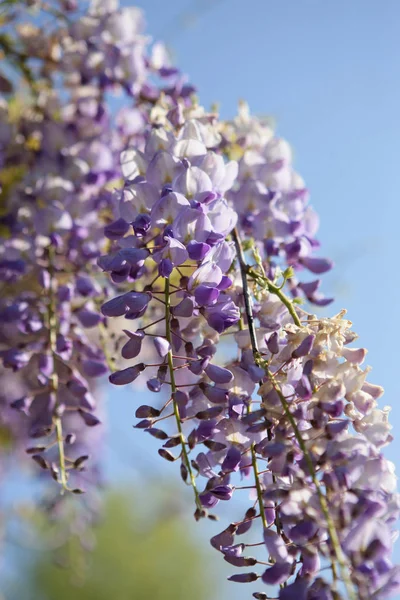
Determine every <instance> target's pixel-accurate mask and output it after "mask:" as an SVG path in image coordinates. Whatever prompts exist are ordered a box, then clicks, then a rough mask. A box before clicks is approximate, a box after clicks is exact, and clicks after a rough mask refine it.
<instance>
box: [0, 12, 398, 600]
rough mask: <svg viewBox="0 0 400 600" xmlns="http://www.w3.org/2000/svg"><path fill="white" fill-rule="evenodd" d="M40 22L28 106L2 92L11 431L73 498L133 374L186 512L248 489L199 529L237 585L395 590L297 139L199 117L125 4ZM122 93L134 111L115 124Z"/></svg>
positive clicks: (343, 324) (358, 363)
mask: <svg viewBox="0 0 400 600" xmlns="http://www.w3.org/2000/svg"><path fill="white" fill-rule="evenodd" d="M38 4H39V5H40V3H38ZM75 9H76V7H74V6H73V3H70V4H68V10H67V7H66V6H64V4H62V5H61V8H60V6H59V7H58V9H57V10H61V12H62V14H67V12H68V13H72V14H73V15H74V14H75ZM30 27H31V29H29V27H27V26H26V25H25V27H23V28H22V34H21V40H20V44H22V50H21V46H16V47H15V49H14V58H17V59H18V60H19V61H20V66H21V67H22V70H25V72H26V70H27V69H28V67H29V61H28V63H26V61H25V60H23V58H24V56H26V54H27V48H29V53H30V55H35V52H36V57H39V56H40V59H41V61H42V62H41V65H42V68H41V71H40V77H41V78H40V79H39V81H41V82H42V81H46V84H44V83H43V87H41V85H42V84H41V85H39V86H38V85H36V86H35V96H34V100H33V103H32V106H30V107H29V111H28V112H27V113H26V115H24V116H23V117H22V116H18V118H15V117H14V118H13V117H12V111H11V106H10V102H8V103H7V102H2V104H1V105H0V116H1V123H0V144H1V146H0V149H1V159H0V165H1V169H2V171H1V173H2V174H3V177H2V183H3V196H4V197H5V198H6V210H5V211H4V216H3V218H2V223H3V229H4V231H5V232H6V235H5V236H4V239H3V240H2V248H1V260H0V269H1V275H2V281H4V290H5V293H4V294H3V296H2V300H1V305H0V308H1V311H0V314H1V322H2V327H1V337H0V343H1V350H0V352H1V358H2V362H3V369H4V372H2V379H3V381H4V382H6V381H7V385H4V386H3V389H4V392H3V396H2V406H1V410H2V417H1V419H2V423H3V424H4V427H6V428H8V429H9V431H10V432H13V435H14V436H15V437H16V438H22V439H23V440H27V439H28V438H34V440H36V441H35V443H34V445H32V446H29V447H28V453H29V454H31V455H32V457H33V459H34V460H35V462H36V463H38V465H39V466H40V467H42V469H43V470H44V471H47V472H49V473H50V474H51V475H52V477H53V479H55V480H56V481H57V482H58V483H59V484H61V489H62V491H63V492H65V495H66V493H67V492H69V491H73V492H76V493H80V492H82V491H83V490H84V489H85V487H87V486H86V484H87V482H88V481H89V482H90V481H91V480H93V481H92V483H95V482H96V480H97V478H98V473H97V470H98V466H97V465H96V464H94V465H92V467H90V461H89V460H88V458H89V457H88V447H89V444H91V443H95V444H98V442H99V438H98V436H93V435H89V434H88V433H87V432H85V430H87V429H88V431H89V432H91V431H94V432H96V431H99V430H100V427H99V423H100V414H99V410H100V412H102V409H101V408H100V409H98V407H97V403H96V400H95V398H96V396H98V386H94V382H95V381H96V379H97V378H99V377H101V376H104V375H106V374H108V376H109V381H110V382H111V384H113V385H117V386H124V385H130V384H134V385H137V384H138V383H139V382H141V383H142V384H143V385H145V386H146V388H147V390H148V391H149V393H152V394H155V396H154V398H155V400H154V402H152V404H151V405H150V404H141V405H139V403H138V406H137V407H136V417H137V419H138V421H137V423H136V424H135V428H136V429H142V430H143V431H144V432H145V433H147V434H149V435H151V436H152V437H154V438H156V440H158V441H159V449H158V453H159V455H160V457H161V458H162V459H164V460H165V461H167V462H171V463H174V462H176V463H178V465H179V467H178V468H179V471H180V475H181V478H182V480H183V482H184V483H186V484H187V485H188V486H190V487H191V489H192V493H193V499H194V515H195V518H196V520H198V521H199V520H201V519H203V518H206V517H208V518H210V519H212V520H216V519H217V518H218V515H219V514H220V515H221V516H223V515H224V511H223V508H224V507H225V506H231V505H232V507H233V508H231V509H230V510H234V509H235V506H236V504H235V503H234V502H232V501H231V499H232V498H233V497H235V498H236V497H237V496H238V495H241V496H243V498H247V499H248V506H247V510H245V511H243V512H242V511H241V512H240V514H238V517H237V519H236V520H235V521H234V522H232V523H231V524H230V525H229V526H228V527H226V528H224V530H223V531H220V532H216V533H215V535H214V536H213V537H212V539H211V544H212V546H213V547H214V548H215V549H216V550H217V551H219V552H220V553H221V554H222V556H223V558H224V560H225V561H226V562H227V563H229V564H230V565H232V569H235V573H233V574H232V576H231V577H230V580H231V581H234V582H238V583H253V582H254V583H256V584H259V591H257V592H254V593H253V597H254V598H258V599H259V600H263V599H267V598H279V599H281V600H291V599H296V600H317V599H326V600H337V599H340V598H341V599H343V600H344V599H346V598H348V599H350V600H356V599H358V598H360V599H363V600H368V599H383V598H389V597H393V596H394V595H395V594H396V593H397V592H398V591H399V588H400V570H399V567H397V566H395V565H393V563H392V560H391V555H392V548H393V543H394V541H395V537H396V532H395V524H396V520H397V518H398V515H399V507H400V502H399V496H398V494H397V493H396V476H395V473H394V466H393V464H392V463H391V462H390V461H388V460H387V459H386V458H385V457H384V455H383V453H382V449H383V448H384V447H385V446H386V445H387V444H388V443H390V441H391V439H392V437H391V427H390V424H389V422H388V413H389V408H388V407H384V408H381V407H380V406H379V404H378V400H379V398H380V397H381V395H382V393H383V389H382V388H381V387H380V386H378V385H375V384H373V383H370V382H369V381H368V380H367V377H368V373H369V368H365V367H363V366H362V365H363V363H364V360H365V357H366V350H365V349H364V348H359V347H354V346H353V343H354V342H355V340H356V338H357V336H356V334H355V333H354V332H353V331H352V325H351V322H350V321H348V320H347V318H346V311H342V312H340V313H339V314H337V315H334V316H333V317H330V318H328V317H320V316H318V315H315V314H313V313H312V312H311V311H312V308H311V307H312V305H317V306H325V305H327V304H329V302H330V299H328V298H325V297H324V296H323V295H322V294H321V293H320V292H319V291H318V290H319V287H320V280H319V279H314V280H311V281H309V280H308V279H306V280H304V281H303V280H302V278H301V274H302V273H303V272H304V271H306V272H307V271H308V272H310V273H311V274H313V275H320V274H322V273H324V272H325V271H327V270H329V269H330V268H331V266H332V263H331V261H330V260H329V259H326V258H320V257H318V256H316V255H315V251H316V250H317V249H318V247H319V243H318V242H317V240H316V238H315V235H316V232H317V229H318V218H317V215H316V213H315V212H314V211H313V209H312V208H311V207H310V205H309V204H308V192H307V189H306V187H305V184H304V182H303V180H302V178H301V177H300V176H299V175H298V174H297V173H296V172H295V171H294V169H293V166H292V156H291V150H290V147H289V145H288V144H287V142H286V141H285V140H282V139H280V138H278V137H276V135H275V134H274V132H273V130H272V128H271V126H270V125H269V124H268V123H267V122H265V121H263V120H261V119H258V118H256V117H253V116H251V115H250V112H249V109H248V107H247V105H246V104H245V103H242V104H241V105H240V107H239V114H238V116H237V117H236V118H235V119H233V121H229V122H223V121H220V120H219V118H218V115H216V114H214V113H210V112H207V111H206V110H205V109H204V108H203V107H202V106H201V105H200V104H199V103H198V100H197V98H195V97H194V96H193V88H192V87H191V86H189V85H186V84H184V82H183V79H182V77H181V75H180V74H179V73H178V72H177V71H176V69H175V68H173V67H171V65H170V64H169V62H168V59H167V57H166V54H165V52H164V50H163V48H162V46H161V45H156V46H155V47H154V48H153V51H152V53H148V52H147V45H148V43H149V41H148V39H147V38H146V37H144V36H143V33H142V31H143V28H142V16H141V13H140V11H138V9H133V8H132V9H119V8H118V6H117V4H116V3H115V2H114V1H111V0H110V1H108V2H96V1H93V2H92V3H91V4H90V6H89V8H88V10H87V12H86V13H85V14H84V15H79V18H70V17H69V18H68V20H67V24H63V25H62V26H60V27H59V28H58V29H57V30H56V31H55V32H53V34H52V36H51V39H50V37H49V36H47V37H46V35H45V33H44V31H42V32H41V35H42V37H43V44H40V45H39V44H37V40H36V38H35V36H33V35H30V34H29V32H30V31H31V32H32V31H33V30H32V27H33V25H31V26H30ZM35 27H36V26H35ZM34 31H35V32H36V33H37V29H35V30H34ZM24 45H25V47H26V49H25V50H23V48H24ZM3 47H4V43H3ZM13 48H14V47H13ZM13 48H12V49H13ZM21 61H22V63H21ZM17 62H18V61H17ZM35 68H37V67H35ZM33 72H34V74H35V75H36V77H39V73H37V72H36V71H33ZM56 74H57V77H58V76H60V79H57V77H56ZM156 76H157V77H158V79H159V81H158V83H154V81H155V77H156ZM165 79H167V82H166V83H165ZM56 80H57V81H61V82H62V89H63V90H64V92H65V94H66V96H64V95H63V94H62V93H61V92H59V91H58V89H57V86H56V83H55V82H56ZM115 89H122V90H124V91H125V92H126V95H127V98H129V100H130V102H131V105H130V106H127V107H125V108H124V109H122V111H121V112H120V113H119V115H118V116H117V117H116V118H115V119H113V118H112V117H111V115H110V111H109V108H108V97H107V94H108V93H109V92H110V91H114V90H115ZM15 164H17V165H18V168H17V170H15ZM7 174H8V175H9V176H10V179H11V184H10V183H8V180H7V178H6V177H5V175H7ZM301 298H303V299H304V298H305V299H306V300H307V301H308V303H309V306H310V308H309V309H308V310H304V308H302V307H301V306H300V303H301ZM10 371H12V374H11V377H13V378H14V379H13V381H14V382H15V383H14V385H10V383H9V381H10ZM17 417H21V419H18V418H17ZM95 426H96V427H95ZM16 446H17V447H19V446H20V445H19V444H16ZM88 464H89V467H88ZM165 468H167V469H168V468H170V467H169V466H168V465H165ZM91 469H92V470H91ZM93 473H95V474H96V477H93ZM230 501H231V502H230ZM75 502H79V499H75ZM227 502H230V504H228V505H227V504H226V503H227ZM229 514H231V513H230V512H229ZM271 593H272V594H273V595H272V596H271Z"/></svg>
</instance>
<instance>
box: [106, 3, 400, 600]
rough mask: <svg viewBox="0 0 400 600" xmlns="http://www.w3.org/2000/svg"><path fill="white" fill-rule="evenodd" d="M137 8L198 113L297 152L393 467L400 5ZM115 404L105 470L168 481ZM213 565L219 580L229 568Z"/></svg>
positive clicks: (399, 399)
mask: <svg viewBox="0 0 400 600" xmlns="http://www.w3.org/2000/svg"><path fill="white" fill-rule="evenodd" d="M124 4H125V5H129V4H130V2H129V1H126V0H125V1H124ZM137 4H138V5H139V6H141V7H142V8H143V9H144V10H145V12H146V19H147V24H148V27H147V30H148V32H149V34H151V35H152V36H154V37H155V38H156V39H162V40H165V41H166V42H167V43H168V45H169V46H170V48H171V50H172V51H173V55H174V61H175V63H176V64H177V66H179V68H181V70H182V71H183V72H185V73H187V74H188V75H189V76H190V80H191V82H193V83H194V84H195V85H196V86H197V88H198V93H199V97H200V100H201V102H202V103H203V104H204V105H205V106H210V105H211V104H212V103H213V102H219V103H220V112H221V115H222V117H224V118H229V117H233V116H234V114H235V112H236V107H237V103H238V101H239V99H242V98H243V99H246V100H247V101H248V102H249V104H250V107H251V109H252V111H253V112H254V113H257V114H261V115H270V116H272V117H273V118H274V120H275V121H276V123H277V131H278V133H279V135H281V136H282V137H285V138H286V139H287V140H288V141H289V142H290V143H291V145H292V146H293V149H294V155H295V167H296V168H297V170H298V171H299V172H300V174H301V175H302V176H303V177H304V179H305V181H306V183H307V185H308V187H309V189H310V191H311V202H312V204H313V206H314V208H315V209H316V210H317V212H318V213H319V215H320V219H321V227H320V232H319V239H320V240H321V242H322V248H321V255H326V256H329V257H331V258H333V259H334V260H335V263H336V268H335V269H334V271H333V272H332V273H331V274H329V276H325V279H324V291H325V292H326V294H327V295H334V296H335V298H336V301H335V303H334V304H333V305H331V306H330V307H329V308H328V309H327V310H326V313H327V314H334V313H336V312H338V311H339V310H340V309H342V308H347V309H348V318H350V320H352V321H353V323H354V329H355V330H356V331H357V332H358V334H359V345H360V346H364V347H366V348H368V350H369V354H368V356H367V364H369V365H371V366H372V367H373V372H372V373H371V376H370V380H371V381H372V382H374V383H379V384H381V385H383V386H384V387H385V389H386V394H385V396H384V397H383V398H382V399H381V402H382V405H384V404H390V405H391V406H392V413H391V421H392V424H393V430H394V436H395V441H394V442H393V444H391V446H390V447H389V448H388V449H387V451H386V454H387V456H388V457H389V458H390V459H391V460H393V461H395V462H396V463H397V466H398V469H399V468H400V460H399V457H400V378H399V371H400V363H399V358H400V352H399V346H400V317H399V315H400V305H399V291H400V286H399V278H400V272H399V271H400V269H399V224H400V209H399V204H400V191H399V179H400V151H399V140H400V118H399V110H400V35H399V31H400V0H197V1H191V0H171V1H169V2H167V1H165V0H138V1H137ZM109 404H110V410H111V414H112V418H113V419H112V425H111V432H114V434H113V433H112V435H111V439H110V447H111V454H110V471H112V472H113V473H114V475H115V474H116V462H115V461H116V459H117V461H118V456H119V457H120V456H122V454H123V456H124V461H125V467H126V470H125V471H124V473H125V475H126V476H127V477H128V476H129V473H130V472H132V470H133V471H134V470H135V469H139V470H140V469H141V468H140V467H135V465H138V463H140V462H142V461H144V462H143V463H142V464H144V465H145V467H144V469H145V470H146V471H147V473H149V472H150V473H151V472H153V473H154V476H155V477H164V478H165V481H166V480H167V478H168V477H169V474H167V473H164V474H163V475H161V473H160V471H159V470H158V466H159V465H158V462H159V461H158V456H156V446H154V448H151V449H150V448H149V446H148V445H147V442H144V441H143V440H141V439H140V438H142V437H143V434H141V433H140V432H135V431H133V432H132V430H131V428H130V426H131V423H132V422H133V420H134V419H133V412H134V405H135V404H136V402H135V403H133V402H132V396H131V393H129V392H126V391H123V392H121V393H118V394H114V392H113V394H112V396H111V397H110V402H109ZM116 405H117V406H116ZM130 415H132V418H131V420H129V418H130ZM116 432H118V434H117V435H115V434H116ZM129 448H130V450H129ZM151 450H152V451H151ZM139 453H140V455H141V458H139V457H138V454H139ZM112 457H114V458H112ZM128 463H129V464H128ZM125 467H123V465H122V463H120V468H121V469H122V470H124V468H125ZM142 468H143V467H142ZM172 470H173V469H171V471H172ZM121 472H122V471H121ZM171 474H172V473H171ZM177 483H178V481H177ZM211 531H214V532H215V528H214V529H211V530H209V531H207V532H206V534H205V535H203V537H206V536H207V535H211V534H212V533H211ZM200 535H201V534H200ZM205 543H207V541H206V540H205ZM211 552H213V551H212V550H211ZM212 558H215V563H218V564H216V567H215V568H216V569H217V568H220V567H221V568H222V570H223V572H224V574H225V573H226V571H227V570H226V569H224V567H223V561H222V560H220V561H219V562H218V557H217V556H215V557H214V555H213V557H212ZM396 558H397V560H398V562H400V551H399V549H397V552H396ZM220 576H221V574H220ZM248 591H250V590H248V589H247V588H246V589H243V586H240V585H234V584H230V583H226V584H224V585H223V586H222V589H221V590H220V592H219V593H218V598H222V597H224V598H225V597H226V598H230V600H234V599H236V598H237V599H238V600H239V599H243V598H244V597H248V596H250V593H247V592H248ZM245 592H246V593H245ZM224 594H225V595H224ZM213 600H214V599H213Z"/></svg>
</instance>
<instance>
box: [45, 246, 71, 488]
mask: <svg viewBox="0 0 400 600" xmlns="http://www.w3.org/2000/svg"><path fill="white" fill-rule="evenodd" d="M54 254H55V252H54V248H53V247H52V246H50V249H49V275H50V284H49V304H48V327H49V346H50V353H51V358H52V361H53V372H52V374H51V376H50V385H51V390H52V392H53V394H54V395H55V398H56V407H55V410H56V411H57V406H58V397H57V396H58V374H57V372H56V367H55V363H56V358H57V329H58V325H57V313H56V295H55V280H54V264H53V263H54V258H55V257H54ZM53 423H54V427H55V430H56V438H57V446H58V455H59V459H60V483H61V486H62V489H63V490H68V485H67V470H66V465H65V452H64V437H63V430H62V422H61V417H60V416H58V415H57V416H54V417H53Z"/></svg>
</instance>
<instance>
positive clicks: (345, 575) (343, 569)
mask: <svg viewBox="0 0 400 600" xmlns="http://www.w3.org/2000/svg"><path fill="white" fill-rule="evenodd" d="M233 239H234V242H235V246H236V249H237V254H238V259H239V265H240V270H241V276H242V282H243V294H244V298H245V307H246V312H247V321H248V326H249V332H250V339H251V340H252V346H253V354H254V355H255V358H256V356H259V352H258V346H257V338H256V335H255V329H254V318H253V314H252V306H251V298H250V292H249V287H248V283H247V275H248V274H250V276H252V277H253V279H254V280H255V281H256V282H258V280H259V279H261V280H262V281H263V282H264V283H265V284H266V285H267V288H268V290H269V291H270V292H271V293H273V294H275V295H276V296H278V298H279V299H280V300H281V301H282V303H283V304H284V305H285V306H286V308H287V309H288V311H289V313H290V315H291V316H292V318H293V321H294V323H295V324H296V325H297V326H298V327H301V326H302V325H301V321H300V319H299V317H298V315H297V313H296V311H295V308H294V306H293V304H292V302H291V301H290V299H289V298H287V296H285V294H284V293H283V292H282V290H280V289H279V288H278V287H277V286H275V285H274V284H273V283H272V282H271V281H270V280H269V279H268V278H267V277H266V276H264V275H263V276H261V275H260V274H258V273H256V272H255V271H252V270H251V269H249V267H248V265H247V264H246V261H245V258H244V254H243V249H242V246H241V243H240V238H239V235H238V232H237V230H236V229H235V230H234V231H233ZM251 329H253V332H251ZM253 342H254V345H253ZM264 368H265V372H266V374H267V376H268V378H269V380H270V381H271V383H272V386H273V388H274V390H275V391H276V393H277V394H278V397H279V400H280V402H281V404H282V407H283V409H284V411H285V414H286V416H287V418H288V420H289V422H290V424H291V426H292V428H293V431H294V434H295V437H296V439H297V442H298V444H299V447H300V449H301V451H302V453H303V455H304V458H305V461H306V463H307V466H308V470H309V472H310V475H311V479H312V482H313V484H314V486H315V489H316V491H317V495H318V499H319V503H320V506H321V510H322V513H323V515H324V517H325V520H326V524H327V528H328V533H329V536H330V540H331V543H332V548H333V552H334V555H335V559H336V561H337V562H338V563H339V566H340V573H341V578H342V581H343V583H344V585H345V587H346V591H347V594H348V598H349V599H350V600H356V598H357V596H356V592H355V589H354V586H353V583H352V581H351V579H350V577H349V572H348V565H347V563H346V558H345V556H344V554H343V551H342V547H341V545H340V540H339V537H338V534H337V531H336V529H335V525H334V523H333V520H332V518H331V515H330V513H329V507H328V503H327V500H326V497H325V495H324V493H323V490H322V487H321V485H320V482H319V480H318V477H317V473H316V471H315V468H314V464H313V461H312V458H311V456H310V454H309V452H308V450H307V446H306V444H305V441H304V440H303V438H302V435H301V432H300V430H299V428H298V427H297V423H296V421H295V418H294V417H293V415H292V413H291V412H290V410H289V405H288V403H287V400H286V398H285V396H284V394H283V393H282V390H281V389H280V388H279V385H278V384H277V382H276V380H275V378H274V375H273V374H272V373H271V371H270V370H269V368H268V367H264ZM331 569H332V575H333V578H334V580H335V581H336V580H337V571H336V565H335V562H334V560H333V558H331Z"/></svg>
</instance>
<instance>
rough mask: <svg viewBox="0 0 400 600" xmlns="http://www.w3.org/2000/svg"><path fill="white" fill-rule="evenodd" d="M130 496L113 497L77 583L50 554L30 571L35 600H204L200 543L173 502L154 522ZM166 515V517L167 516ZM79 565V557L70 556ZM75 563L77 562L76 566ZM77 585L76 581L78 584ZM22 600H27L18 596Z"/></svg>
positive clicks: (31, 595)
mask: <svg viewBox="0 0 400 600" xmlns="http://www.w3.org/2000/svg"><path fill="white" fill-rule="evenodd" d="M132 504H133V502H132V499H130V498H128V497H127V496H126V495H125V496H122V495H120V494H114V495H111V496H109V498H108V500H107V503H106V506H105V513H104V520H103V521H102V523H101V524H100V525H99V527H98V528H97V529H96V532H95V533H96V538H97V543H96V546H95V548H94V550H93V552H91V553H89V556H88V557H86V558H87V559H88V560H89V561H90V564H89V566H88V568H87V570H86V572H85V577H84V578H83V579H82V580H81V581H80V582H79V583H77V581H76V576H71V570H69V569H62V568H60V567H58V566H56V565H55V564H54V562H53V561H52V556H51V554H50V553H49V554H48V555H45V556H43V557H42V558H41V560H40V561H39V562H38V563H37V564H36V566H35V568H34V569H33V571H32V578H31V582H30V583H29V588H30V590H29V596H27V597H29V598H33V599H34V600H72V599H73V600H161V599H162V600H183V599H187V598H190V600H206V599H208V598H210V597H212V596H213V594H212V593H210V586H211V584H212V581H210V577H208V576H206V573H207V563H206V559H205V557H204V556H203V553H202V551H201V548H199V546H200V544H199V542H198V540H196V539H195V538H194V537H191V536H190V533H189V531H188V528H187V526H186V525H185V523H184V521H182V519H181V517H180V515H179V514H178V513H176V512H175V513H174V512H173V509H171V506H173V504H171V499H170V498H168V496H166V502H165V504H164V503H163V504H162V506H163V507H164V508H161V509H160V504H159V502H157V503H155V511H154V512H155V513H156V514H155V516H152V517H151V518H150V517H149V512H147V514H146V516H145V517H143V516H142V517H141V516H140V513H139V512H137V511H134V510H132ZM164 511H165V512H164ZM70 558H71V562H74V563H75V565H76V559H77V557H76V556H75V557H74V556H71V557H70ZM74 559H75V560H74ZM74 579H75V581H74ZM18 600H23V598H22V597H21V596H18Z"/></svg>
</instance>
